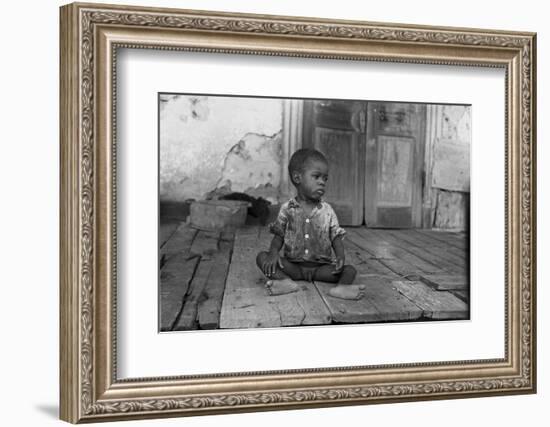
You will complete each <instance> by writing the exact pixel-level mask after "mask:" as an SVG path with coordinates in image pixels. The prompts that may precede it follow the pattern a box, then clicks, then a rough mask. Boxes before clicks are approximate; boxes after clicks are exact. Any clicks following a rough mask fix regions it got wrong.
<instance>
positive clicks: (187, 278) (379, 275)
mask: <svg viewBox="0 0 550 427" xmlns="http://www.w3.org/2000/svg"><path fill="white" fill-rule="evenodd" d="M346 230H347V236H346V239H345V240H344V243H345V248H346V263H347V264H351V265H353V266H354V267H355V268H356V269H357V271H358V274H357V278H356V280H355V283H358V284H365V285H366V290H365V296H364V297H363V298H362V299H360V300H358V301H348V300H342V299H338V298H334V297H331V296H330V295H329V294H328V291H329V289H330V288H331V287H332V286H334V285H332V284H328V283H322V282H315V283H308V282H300V290H299V291H298V292H295V293H292V294H288V295H280V296H271V295H269V294H268V293H267V291H266V289H265V287H264V282H265V279H264V277H263V275H262V274H261V272H260V271H259V270H258V268H257V267H256V265H255V258H256V254H257V253H258V252H259V251H260V250H265V249H267V248H268V247H269V242H270V240H271V235H270V234H269V233H268V232H267V229H266V228H265V227H263V228H261V227H258V226H247V227H245V228H241V229H238V230H236V231H234V232H221V233H219V232H217V233H213V232H205V231H197V230H194V229H192V228H190V227H188V226H187V224H186V223H184V222H178V221H172V222H166V223H164V224H161V230H160V255H161V271H160V307H159V312H160V328H161V330H162V331H171V330H194V329H217V328H222V329H235V328H258V327H281V326H299V325H327V324H338V323H370V322H396V321H413V320H436V319H437V320H444V319H448V320H450V319H467V318H469V303H468V299H469V283H468V253H469V251H468V246H467V239H466V235H465V234H464V233H450V232H440V231H432V230H374V229H367V228H365V227H347V228H346Z"/></svg>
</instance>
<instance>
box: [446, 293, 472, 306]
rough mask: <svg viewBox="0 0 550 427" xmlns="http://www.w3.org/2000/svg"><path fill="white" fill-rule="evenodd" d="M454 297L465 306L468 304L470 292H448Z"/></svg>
mask: <svg viewBox="0 0 550 427" xmlns="http://www.w3.org/2000/svg"><path fill="white" fill-rule="evenodd" d="M450 292H451V293H452V294H453V295H454V296H455V297H457V298H458V299H459V300H461V301H464V302H465V303H466V304H469V302H470V292H468V291H460V290H454V291H450Z"/></svg>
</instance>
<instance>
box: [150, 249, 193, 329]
mask: <svg viewBox="0 0 550 427" xmlns="http://www.w3.org/2000/svg"><path fill="white" fill-rule="evenodd" d="M188 256H189V254H188V253H187V254H177V255H175V256H173V257H172V258H171V259H170V261H169V262H167V263H166V264H165V265H164V267H163V269H162V271H161V274H160V307H159V312H160V316H159V317H160V330H161V331H171V330H172V328H173V327H174V324H175V322H176V319H177V317H178V315H179V313H180V312H181V309H182V307H183V301H184V298H185V294H186V293H187V290H188V289H189V283H190V282H191V280H192V278H193V274H194V273H195V269H196V266H197V263H198V261H199V257H198V256H191V258H188Z"/></svg>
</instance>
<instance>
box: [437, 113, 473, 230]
mask: <svg viewBox="0 0 550 427" xmlns="http://www.w3.org/2000/svg"><path fill="white" fill-rule="evenodd" d="M432 117H433V120H435V123H434V127H435V131H434V133H433V134H432V138H431V140H428V144H430V145H431V147H430V149H429V150H428V152H429V153H430V161H429V162H428V168H429V175H430V177H431V179H430V180H429V182H430V186H431V191H430V199H431V200H430V205H431V211H432V217H431V221H430V223H431V225H432V226H433V227H434V228H443V229H458V230H464V229H467V228H468V220H469V218H468V215H469V200H470V147H471V107H469V106H458V105H442V106H437V107H436V110H435V114H434V115H433V116H432Z"/></svg>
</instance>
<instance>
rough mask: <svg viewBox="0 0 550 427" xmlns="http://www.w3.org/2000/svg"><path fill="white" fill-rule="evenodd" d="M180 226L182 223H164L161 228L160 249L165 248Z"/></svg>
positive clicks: (172, 221)
mask: <svg viewBox="0 0 550 427" xmlns="http://www.w3.org/2000/svg"><path fill="white" fill-rule="evenodd" d="M179 225H180V221H174V220H171V221H164V222H161V223H160V226H159V247H161V248H162V247H163V246H164V244H165V243H166V242H167V241H168V239H170V237H171V236H172V234H174V232H175V231H176V230H177V228H178V227H179Z"/></svg>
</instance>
